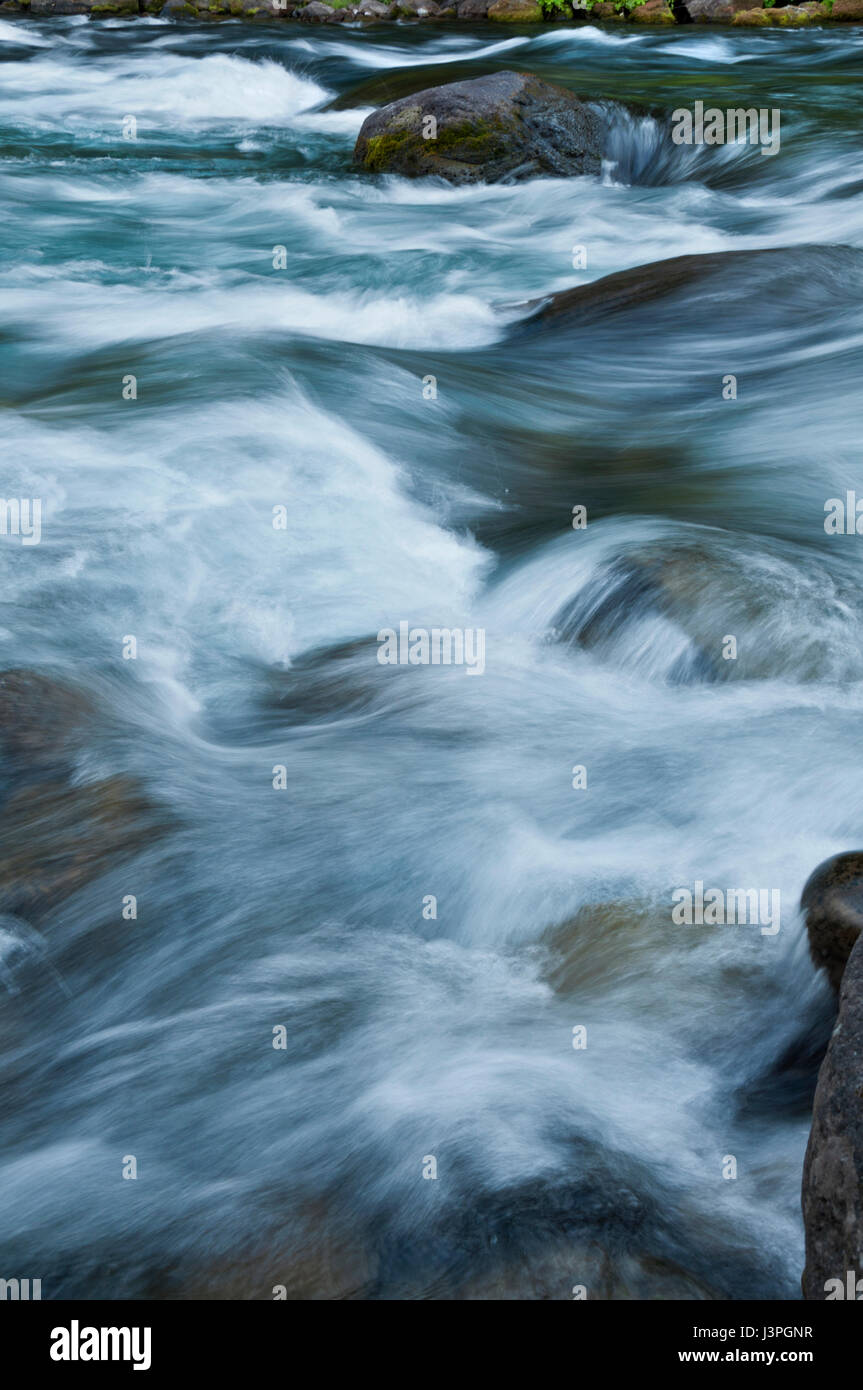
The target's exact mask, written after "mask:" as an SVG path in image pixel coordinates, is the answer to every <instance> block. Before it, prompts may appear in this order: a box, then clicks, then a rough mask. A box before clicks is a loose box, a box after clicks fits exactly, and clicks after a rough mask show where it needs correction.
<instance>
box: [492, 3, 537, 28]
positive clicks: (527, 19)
mask: <svg viewBox="0 0 863 1390" xmlns="http://www.w3.org/2000/svg"><path fill="white" fill-rule="evenodd" d="M488 17H489V19H491V20H494V21H495V23H497V24H540V23H541V22H542V6H541V5H538V4H537V3H536V0H494V4H493V5H490V6H489V11H488Z"/></svg>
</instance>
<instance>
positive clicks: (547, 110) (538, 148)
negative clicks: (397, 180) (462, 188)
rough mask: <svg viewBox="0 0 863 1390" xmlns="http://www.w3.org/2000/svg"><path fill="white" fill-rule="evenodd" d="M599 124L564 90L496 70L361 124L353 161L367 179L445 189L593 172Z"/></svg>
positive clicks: (404, 101) (598, 154) (414, 98)
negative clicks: (434, 180) (428, 179)
mask: <svg viewBox="0 0 863 1390" xmlns="http://www.w3.org/2000/svg"><path fill="white" fill-rule="evenodd" d="M601 152H602V126H601V123H600V121H599V120H598V118H597V116H596V115H595V113H594V112H593V111H592V109H591V108H589V107H588V106H586V105H584V104H583V103H582V102H580V101H579V100H578V98H577V97H575V96H573V95H572V93H570V92H567V91H565V90H564V89H563V88H562V87H556V86H552V85H551V84H550V83H548V82H543V81H541V80H540V79H539V78H537V77H533V76H531V75H530V74H528V73H518V72H499V73H494V74H492V75H490V76H488V77H479V78H474V79H471V80H469V81H466V82H451V83H448V84H447V85H446V86H443V87H430V88H427V89H426V90H424V91H420V92H417V93H415V94H414V95H413V96H410V97H404V98H402V99H401V100H400V101H396V102H393V103H391V104H390V105H389V106H385V107H383V108H382V109H381V110H379V111H375V112H374V113H373V114H372V115H371V116H369V117H368V118H367V119H366V120H365V121H364V122H363V126H362V129H361V130H360V134H359V137H358V139H357V143H356V148H355V150H354V162H355V164H357V165H358V166H359V167H360V168H362V169H365V170H366V171H367V172H369V173H397V174H403V175H406V176H407V177H409V178H417V177H420V176H423V175H428V174H437V175H438V176H440V177H442V178H445V179H447V180H448V181H449V182H451V183H457V184H466V183H478V182H496V181H498V180H501V179H505V178H506V179H515V178H530V177H535V176H536V175H537V174H549V175H558V176H566V175H572V174H586V173H598V172H599V168H600V157H601Z"/></svg>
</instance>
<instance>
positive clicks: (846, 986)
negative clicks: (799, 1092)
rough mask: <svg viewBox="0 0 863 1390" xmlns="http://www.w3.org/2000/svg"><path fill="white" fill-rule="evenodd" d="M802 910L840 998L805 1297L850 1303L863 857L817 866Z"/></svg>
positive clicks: (860, 1228)
mask: <svg viewBox="0 0 863 1390" xmlns="http://www.w3.org/2000/svg"><path fill="white" fill-rule="evenodd" d="M801 907H802V908H803V910H804V912H805V914H806V925H807V929H808V932H809V942H810V949H811V952H812V958H813V960H814V961H815V963H816V965H819V966H821V967H823V968H824V970H825V971H826V972H827V976H828V978H829V980H830V983H831V984H832V986H833V988H834V989H838V990H839V1015H838V1018H837V1020H836V1026H835V1028H834V1029H833V1036H832V1038H831V1040H830V1045H829V1047H828V1049H827V1055H826V1057H825V1058H824V1061H823V1063H822V1066H821V1071H820V1073H819V1077H818V1086H817V1089H816V1092H815V1102H814V1106H813V1112H812V1131H811V1134H810V1137H809V1145H808V1147H807V1150H806V1159H805V1163H804V1167H803V1194H802V1204H803V1220H804V1225H805V1228H806V1267H805V1269H804V1271H803V1280H802V1287H803V1296H804V1298H807V1299H812V1300H821V1299H828V1298H834V1297H840V1298H844V1297H847V1296H848V1295H847V1291H846V1280H847V1276H848V1272H849V1271H855V1272H857V1273H859V1272H860V1271H861V1270H863V950H861V947H860V943H859V936H860V929H861V926H863V851H861V850H854V851H850V852H848V853H845V854H838V855H835V856H834V857H833V858H832V859H828V860H826V861H825V862H824V863H823V864H820V865H819V866H818V868H817V869H816V870H815V872H814V873H813V874H812V876H811V877H810V879H809V881H808V882H807V884H806V886H805V888H804V890H803V895H802V898H801ZM855 1278H856V1274H855ZM837 1290H841V1292H837Z"/></svg>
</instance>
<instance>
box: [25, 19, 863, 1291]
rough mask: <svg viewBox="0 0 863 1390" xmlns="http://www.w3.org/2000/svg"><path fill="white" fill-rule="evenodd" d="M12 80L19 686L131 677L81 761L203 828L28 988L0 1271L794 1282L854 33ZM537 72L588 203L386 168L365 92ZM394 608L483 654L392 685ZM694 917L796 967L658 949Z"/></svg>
mask: <svg viewBox="0 0 863 1390" xmlns="http://www.w3.org/2000/svg"><path fill="white" fill-rule="evenodd" d="M0 59H2V64H0V200H2V204H3V207H4V226H5V235H4V237H3V248H2V253H0V303H2V307H0V382H2V384H0V399H2V411H0V438H2V448H3V458H4V466H3V478H4V483H3V489H4V493H5V494H6V495H9V496H15V497H20V498H24V497H31V498H39V499H41V501H42V508H43V512H42V537H41V540H40V543H39V544H38V545H33V546H23V545H20V544H18V543H17V542H16V538H12V537H6V538H4V541H3V544H2V547H0V559H2V573H3V602H2V609H0V644H2V645H0V655H2V657H3V658H4V660H3V661H2V663H0V665H2V667H3V668H8V667H19V668H20V667H27V668H35V669H37V670H41V671H45V672H48V673H50V674H51V675H52V677H53V678H57V679H60V680H62V679H65V678H68V679H69V680H71V681H73V682H76V683H77V684H79V685H83V686H85V687H86V688H87V689H89V690H91V691H93V692H94V693H96V694H97V695H98V697H99V699H100V700H101V702H102V704H103V707H104V708H107V709H110V710H111V712H112V719H111V721H110V725H109V724H108V723H106V725H105V727H104V730H103V733H102V735H101V737H99V738H97V739H95V740H94V741H93V743H92V745H91V746H90V748H89V750H88V752H87V757H86V759H85V761H84V762H83V763H82V764H81V766H79V768H78V769H77V772H76V776H77V777H78V779H83V780H85V781H86V780H87V779H88V778H93V777H97V776H99V775H105V774H106V773H107V772H111V773H122V774H124V775H128V776H129V777H133V778H135V779H136V780H137V781H138V782H139V783H140V784H141V785H143V786H144V787H145V788H146V789H147V794H148V795H149V796H150V797H152V799H153V800H154V801H155V802H157V803H158V804H159V805H160V806H162V807H163V808H164V809H165V815H166V817H167V818H168V819H169V820H170V822H171V829H170V831H169V833H166V834H165V835H164V836H163V837H162V838H161V839H160V840H158V841H157V842H154V843H148V844H144V845H142V846H141V847H140V849H139V852H138V853H137V854H136V855H135V856H134V857H133V858H131V859H127V860H125V861H124V862H123V863H122V864H120V865H116V866H114V867H113V868H112V869H111V870H110V872H109V874H108V875H107V877H101V878H99V879H98V880H96V881H95V882H93V883H91V884H90V885H89V886H88V887H87V888H86V889H84V890H82V891H81V892H78V893H76V894H73V895H72V896H71V897H69V898H67V899H66V900H65V901H64V902H63V903H62V905H61V906H60V907H58V908H56V909H55V910H53V911H52V913H51V914H50V917H49V919H48V920H47V921H45V922H44V923H41V924H40V926H39V932H40V936H41V938H42V940H43V942H44V950H43V951H40V952H37V953H36V955H35V956H34V957H33V959H32V961H31V963H30V965H29V966H28V967H27V969H26V970H25V971H24V972H23V975H22V977H21V980H20V981H19V984H20V985H21V986H22V987H21V988H19V989H18V990H17V992H9V993H7V994H6V995H4V996H2V1010H3V1015H4V1017H3V1023H2V1028H3V1037H4V1058H3V1063H2V1070H0V1081H2V1085H3V1087H4V1088H6V1092H5V1093H7V1094H8V1095H14V1098H15V1102H16V1103H15V1106H14V1107H13V1108H12V1110H11V1113H10V1114H8V1116H7V1119H6V1121H5V1123H4V1127H3V1138H2V1141H0V1249H2V1253H3V1268H2V1269H0V1274H6V1275H9V1276H11V1275H12V1274H14V1273H16V1272H17V1273H19V1274H21V1275H22V1276H23V1275H25V1274H27V1273H28V1272H29V1273H30V1274H31V1275H32V1276H33V1277H41V1278H42V1280H43V1297H80V1296H87V1297H109V1298H127V1297H168V1298H184V1297H193V1296H205V1297H242V1298H272V1297H273V1292H272V1290H273V1288H275V1287H280V1286H283V1287H284V1288H285V1289H287V1291H288V1293H289V1295H290V1296H296V1297H319V1298H337V1297H359V1298H372V1299H374V1298H492V1297H498V1296H513V1297H519V1298H531V1297H546V1298H571V1297H572V1296H573V1295H572V1289H573V1287H575V1286H584V1287H585V1288H586V1289H587V1296H588V1297H589V1298H591V1297H601V1298H632V1297H644V1298H665V1297H686V1298H749V1297H757V1298H780V1299H794V1298H799V1297H800V1286H799V1279H800V1273H801V1269H802V1265H803V1232H802V1222H801V1217H800V1211H799V1190H800V1175H801V1168H802V1160H803V1152H804V1148H805V1144H806V1139H807V1134H808V1122H809V1109H810V1104H811V1096H812V1089H813V1085H814V1077H815V1074H816V1069H817V1063H818V1060H819V1057H820V1055H821V1051H822V1050H823V1047H824V1045H825V1043H826V1040H827V1037H828V1036H829V1031H830V1026H831V1025H830V1015H831V1004H830V996H829V991H828V988H827V986H826V984H825V982H824V981H823V979H820V978H819V977H817V976H816V974H815V972H814V970H813V967H812V965H811V963H810V961H809V956H808V951H807V945H806V939H805V931H804V929H803V926H802V923H801V920H800V917H799V913H798V911H797V902H798V899H799V894H800V889H801V887H802V885H803V882H804V881H805V879H806V877H807V876H808V874H809V873H810V872H811V870H812V869H813V868H814V866H815V865H816V864H817V863H818V862H819V861H820V860H821V859H823V858H824V857H826V856H827V855H828V854H831V853H833V852H836V851H838V850H842V849H848V848H853V847H855V845H856V844H857V843H858V842H859V838H860V836H859V827H860V817H861V810H863V745H861V740H860V737H859V727H860V716H861V711H863V698H861V693H860V692H861V687H860V676H861V671H863V624H861V608H860V588H859V582H860V554H861V549H860V547H861V546H863V542H861V540H860V538H859V537H857V536H855V535H830V534H827V533H826V532H825V527H824V518H825V510H824V508H825V503H826V502H827V501H828V499H831V498H834V497H838V498H842V499H844V497H845V494H846V490H849V489H852V490H853V489H854V488H855V486H856V487H857V488H858V490H859V492H860V495H861V497H863V486H861V484H863V475H861V472H860V466H859V457H860V455H859V426H860V410H859V398H860V386H859V383H860V379H861V365H863V351H861V349H863V276H861V269H860V267H861V258H860V250H861V248H863V144H861V140H860V120H859V100H858V96H857V93H858V92H859V82H860V78H861V72H863V30H861V29H858V28H856V27H849V26H845V27H843V28H837V29H832V30H826V29H812V30H810V31H806V30H800V31H789V32H778V31H774V32H768V31H758V32H753V31H744V30H738V29H730V28H721V29H720V28H716V29H709V28H701V27H699V28H696V27H694V26H690V27H686V28H684V27H679V28H676V29H672V30H671V31H669V30H666V29H662V30H656V31H650V32H648V31H645V30H638V29H637V28H636V26H626V27H623V26H615V25H609V26H605V27H602V26H599V25H591V24H582V25H573V26H559V27H551V26H549V27H545V28H542V29H525V30H520V29H516V30H503V29H502V26H500V25H479V26H471V25H462V24H459V25H447V24H440V25H416V26H411V25H407V24H398V25H396V24H382V25H376V26H369V27H367V28H360V27H353V26H352V27H350V28H336V27H334V26H327V27H321V26H309V25H301V24H295V23H292V22H287V21H286V22H284V23H280V24H278V25H251V24H245V25H244V24H241V23H237V22H225V23H222V24H219V25H209V26H203V25H194V24H192V25H186V24H182V23H181V24H177V23H169V22H167V21H161V20H158V19H152V18H151V19H147V18H140V19H138V20H136V21H130V22H127V21H124V20H119V19H118V20H108V21H102V22H99V23H91V22H89V21H87V20H85V19H83V18H78V17H71V18H66V19H54V20H51V21H45V22H38V21H27V20H18V19H5V20H2V21H0ZM507 67H510V68H512V67H514V68H517V69H519V70H525V71H532V72H535V73H537V74H539V75H540V76H542V77H545V78H547V79H548V80H550V81H553V82H558V83H560V84H562V85H565V86H568V87H570V88H571V89H572V90H574V91H576V92H577V93H579V95H583V96H585V97H587V98H589V99H591V100H594V101H596V102H598V103H601V104H602V109H603V110H604V112H605V113H606V117H607V119H608V122H609V129H610V136H609V147H608V152H607V158H606V160H605V162H604V164H603V170H602V173H601V174H600V175H598V176H585V177H580V178H573V179H568V180H567V179H555V178H550V179H531V180H529V181H527V182H522V183H515V184H509V185H494V186H486V185H481V184H480V185H473V186H468V187H454V186H449V185H446V184H444V183H443V182H438V181H436V180H429V181H426V182H421V181H408V180H404V179H400V178H397V177H392V176H390V177H369V176H367V175H364V174H361V173H358V172H356V171H354V170H353V169H352V167H351V152H352V148H353V143H354V140H355V139H356V135H357V133H358V130H359V127H360V125H361V123H362V121H363V119H364V117H365V116H366V115H367V114H368V112H369V111H370V110H371V109H372V108H373V107H374V106H375V105H377V104H379V103H380V102H382V101H384V100H386V99H387V97H388V94H390V93H391V94H392V95H401V94H402V91H403V90H412V88H411V87H410V86H409V85H408V86H404V84H405V83H414V85H420V84H419V82H418V81H416V82H415V79H419V78H423V77H425V76H426V75H427V76H428V82H427V83H426V84H425V85H433V84H434V83H439V82H442V81H454V80H457V79H461V78H467V77H470V76H473V75H479V74H482V73H485V72H489V71H494V70H495V69H498V68H507ZM399 82H401V83H402V84H403V86H402V87H398V85H397V84H398V83H399ZM381 83H384V84H386V83H391V84H392V86H391V87H382V86H381V85H380V84H381ZM695 100H705V101H706V102H708V103H710V104H713V105H716V106H720V107H724V106H726V105H734V106H736V105H743V106H756V107H759V108H762V107H763V108H771V109H773V108H776V109H779V110H781V115H782V127H781V130H782V138H781V149H780V151H779V153H778V154H777V155H776V156H774V157H764V156H763V155H762V154H761V151H760V150H759V149H758V148H757V147H748V146H738V145H733V146H722V147H718V148H716V149H712V148H706V147H691V148H688V147H684V146H675V145H674V144H673V143H671V142H670V141H669V139H668V130H667V125H666V123H665V118H664V116H663V113H664V112H668V111H669V110H670V109H671V108H673V107H678V106H680V107H682V106H691V105H692V103H693V102H694V101H695ZM130 117H131V118H133V120H132V121H131V122H130V121H129V119H128V118H130ZM279 248H283V250H282V251H281V252H280V251H279ZM577 248H583V249H582V250H581V251H578V249H577ZM764 248H787V250H786V253H785V254H784V255H783V256H781V257H778V258H758V257H753V258H748V257H742V258H734V259H733V260H732V261H729V262H728V263H727V265H725V268H724V269H720V270H719V272H718V273H716V274H714V275H712V276H707V277H706V278H702V277H700V276H696V277H695V279H694V280H693V281H692V282H691V283H690V284H688V285H687V286H684V287H683V288H682V289H680V290H678V291H677V292H676V293H674V294H672V295H671V296H661V295H660V296H659V297H657V298H649V297H648V298H646V299H645V300H643V301H639V302H637V303H635V304H634V305H629V306H626V305H624V306H623V307H618V308H617V309H616V310H615V311H614V312H609V313H602V312H599V313H595V314H593V315H590V314H588V315H586V317H584V318H580V317H579V316H578V315H577V314H576V315H575V316H567V315H562V316H559V317H558V318H556V319H550V320H548V321H545V320H537V319H535V318H533V317H532V314H533V308H532V306H531V301H535V300H538V299H540V300H541V299H543V298H544V297H546V296H548V295H550V294H552V293H553V292H555V291H558V290H563V289H568V288H571V287H572V286H575V285H577V284H587V283H588V282H591V281H594V280H597V279H598V278H600V277H602V276H604V275H608V274H610V273H612V272H615V271H621V270H626V269H628V268H630V267H634V266H639V265H645V264H648V263H652V262H656V261H661V260H663V259H666V258H668V257H672V256H677V255H689V254H701V253H712V252H724V251H741V252H748V251H754V250H761V249H764ZM729 375H732V376H734V377H735V378H736V383H737V393H736V398H726V395H727V392H724V387H723V381H724V380H725V379H726V378H727V377H728V376H729ZM132 378H134V381H132ZM430 379H433V380H430ZM424 383H425V386H424ZM579 506H583V507H585V508H586V509H587V525H586V527H585V528H584V529H583V530H581V529H575V528H573V525H572V518H573V508H575V507H579ZM274 523H276V524H274ZM401 622H407V623H409V624H411V625H412V626H418V627H425V628H428V629H431V628H434V627H440V626H443V627H447V628H464V629H482V631H483V632H484V634H485V663H484V666H485V669H484V670H483V671H482V672H481V674H479V673H478V674H476V675H472V674H469V673H468V671H467V670H465V668H464V667H458V666H452V667H439V668H435V667H432V666H428V667H426V666H416V667H414V666H392V667H390V666H387V665H382V664H381V663H380V662H379V661H378V660H377V655H378V643H377V642H376V640H375V639H376V635H377V634H378V633H379V632H380V630H382V629H384V628H388V627H391V628H394V629H398V627H399V624H400V623H401ZM728 635H733V636H734V637H735V640H736V643H737V656H736V659H726V658H725V656H724V655H723V642H724V640H725V638H726V637H727V636H728ZM129 636H134V637H135V639H136V655H135V658H134V660H132V659H128V660H124V656H123V653H124V643H125V642H126V639H127V638H128V637H129ZM576 766H580V767H583V768H584V769H585V776H586V781H587V785H586V787H585V786H574V785H573V783H574V782H577V781H578V780H579V779H578V777H577V776H574V774H573V769H574V768H575V767H576ZM277 768H279V769H284V772H283V773H281V774H279V773H277V772H276V771H275V769H277ZM274 783H276V785H274ZM34 833H35V832H34ZM698 881H701V882H702V883H704V884H707V885H719V886H721V887H722V888H723V889H725V888H734V889H749V888H750V887H754V888H765V889H769V890H771V891H772V890H779V891H780V892H781V903H782V916H781V929H780V930H779V931H778V932H776V933H774V934H769V933H767V932H764V931H762V930H761V929H760V928H759V927H758V926H753V925H726V926H709V925H697V924H693V925H679V924H677V923H675V922H674V921H673V920H672V915H671V903H672V893H673V892H674V890H675V889H678V888H680V887H682V886H686V885H690V886H691V885H694V884H695V883H696V882H698ZM127 894H134V895H135V896H136V898H137V903H138V915H137V919H136V920H134V921H128V920H124V919H123V918H122V917H121V912H120V903H121V900H122V899H123V898H124V895H127ZM16 920H17V919H16ZM16 930H18V928H17V927H16V925H15V922H14V921H13V922H11V923H10V924H9V926H8V929H7V934H6V936H5V937H4V938H3V939H4V940H5V941H6V942H7V943H8V942H11V943H13V946H14V937H15V933H16ZM10 949H12V948H11V947H10ZM28 972H29V973H28ZM280 1028H283V1029H284V1032H283V1033H281V1034H278V1030H279V1029H280ZM581 1028H583V1029H586V1035H583V1036H586V1041H587V1045H586V1047H577V1046H574V1045H573V1044H574V1037H575V1035H574V1033H573V1030H574V1029H581ZM274 1030H276V1032H274ZM279 1037H280V1038H281V1042H282V1044H283V1045H281V1046H274V1042H276V1041H277V1040H278V1038H279ZM130 1155H131V1156H134V1157H135V1159H136V1162H137V1171H138V1176H137V1180H136V1181H126V1180H124V1179H123V1176H122V1170H123V1165H124V1163H125V1161H126V1158H127V1156H130ZM729 1159H733V1160H734V1164H733V1165H731V1169H735V1168H736V1176H731V1177H729V1176H728V1174H729V1171H730V1169H729V1164H728V1160H729ZM430 1160H434V1162H433V1163H431V1162H430ZM432 1170H436V1176H435V1177H433V1178H430V1177H429V1176H424V1173H426V1174H428V1173H430V1172H431V1171H432Z"/></svg>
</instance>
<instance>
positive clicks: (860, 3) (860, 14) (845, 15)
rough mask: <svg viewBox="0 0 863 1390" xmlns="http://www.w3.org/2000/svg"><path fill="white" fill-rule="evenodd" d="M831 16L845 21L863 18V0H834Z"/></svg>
mask: <svg viewBox="0 0 863 1390" xmlns="http://www.w3.org/2000/svg"><path fill="white" fill-rule="evenodd" d="M830 18H831V19H838V20H844V21H854V20H857V21H858V22H859V21H860V20H863V0H834V3H833V5H832V6H831V8H830Z"/></svg>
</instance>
